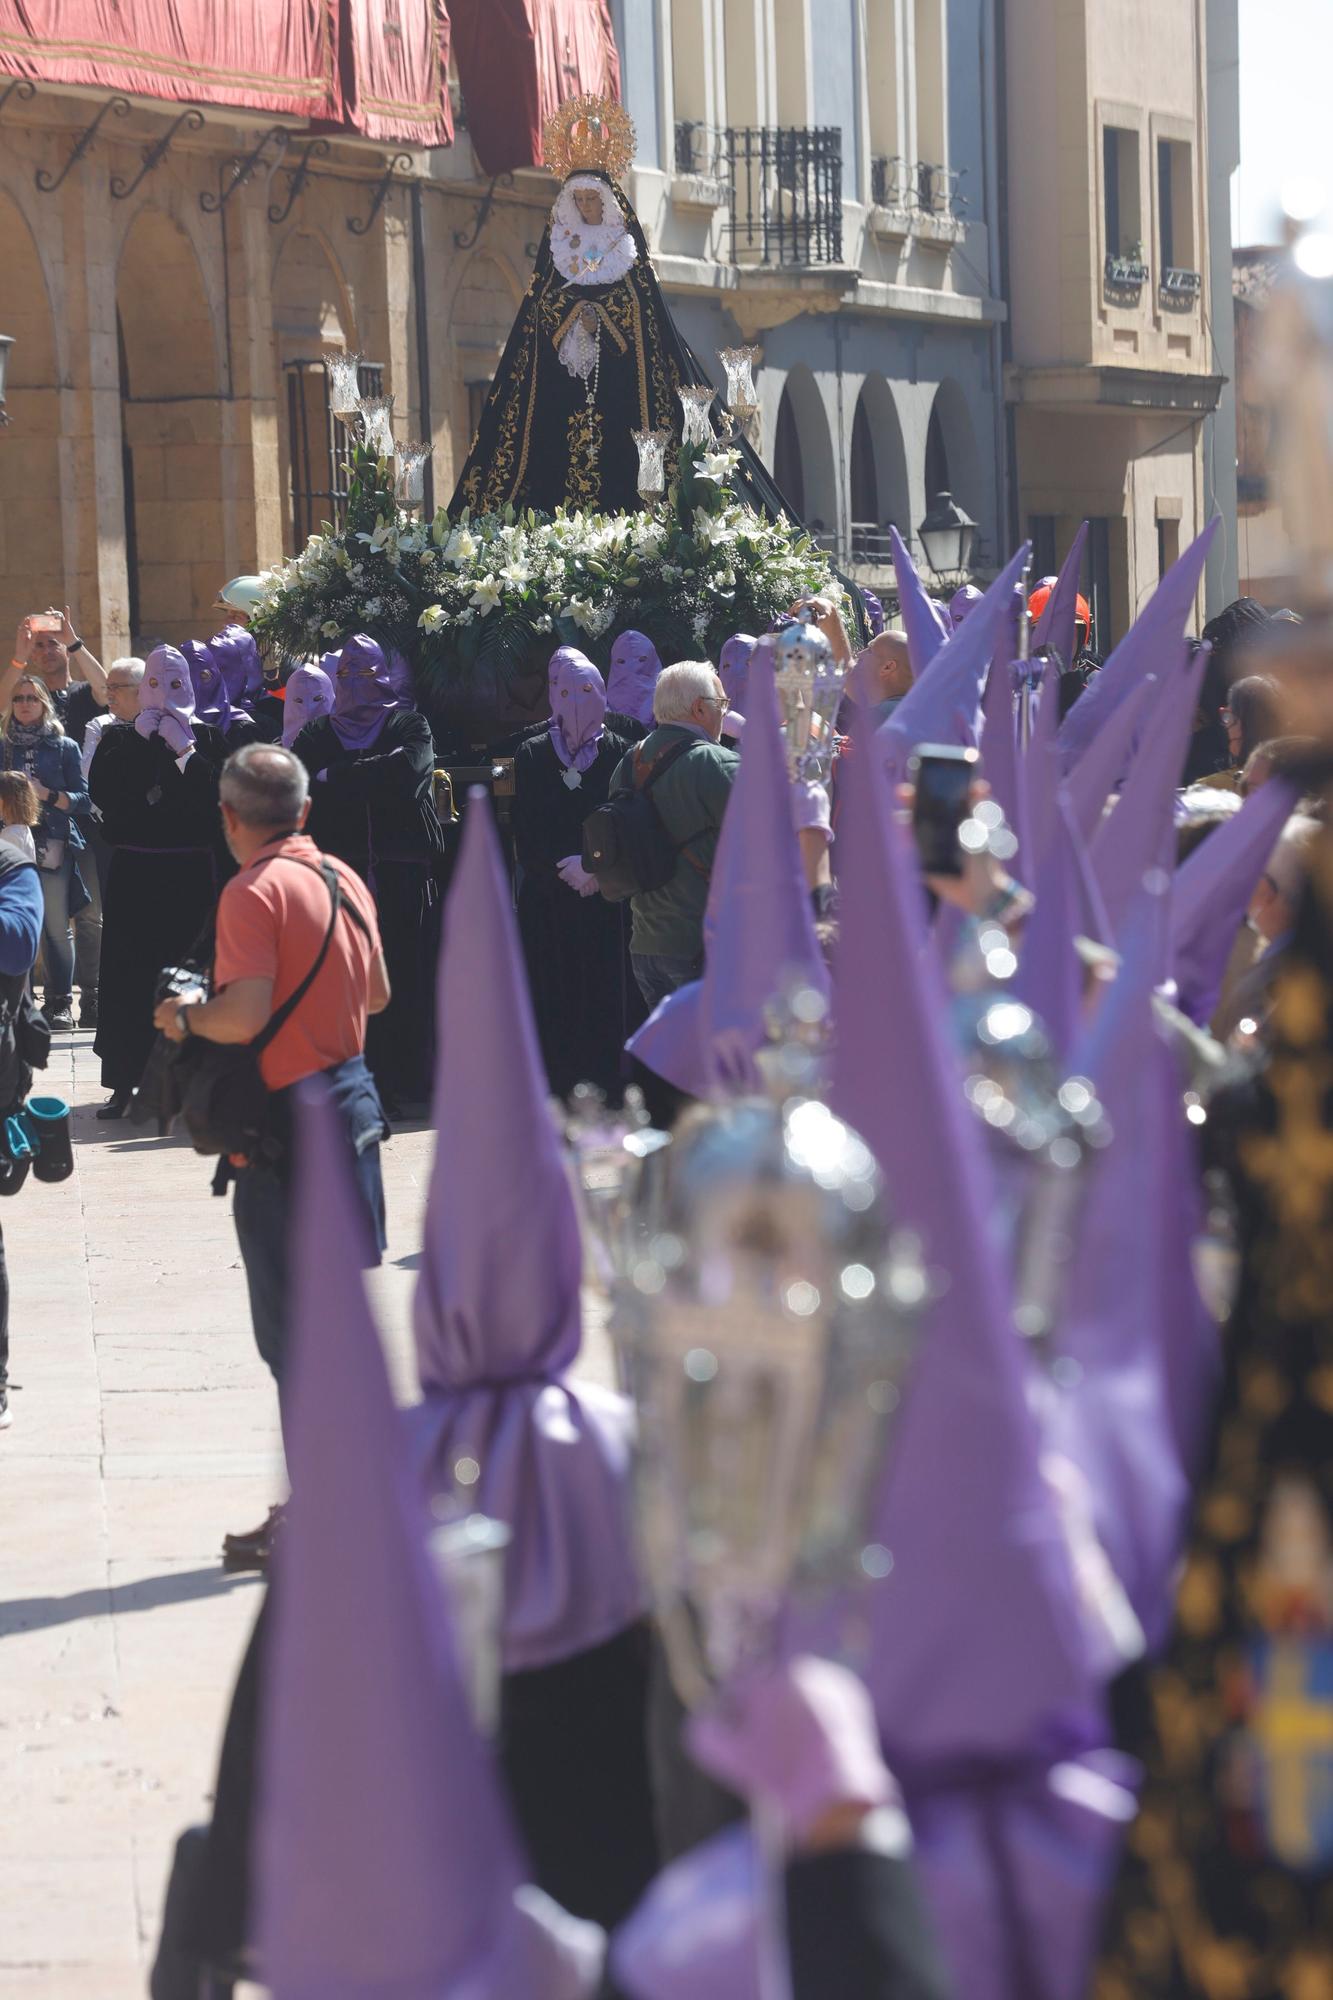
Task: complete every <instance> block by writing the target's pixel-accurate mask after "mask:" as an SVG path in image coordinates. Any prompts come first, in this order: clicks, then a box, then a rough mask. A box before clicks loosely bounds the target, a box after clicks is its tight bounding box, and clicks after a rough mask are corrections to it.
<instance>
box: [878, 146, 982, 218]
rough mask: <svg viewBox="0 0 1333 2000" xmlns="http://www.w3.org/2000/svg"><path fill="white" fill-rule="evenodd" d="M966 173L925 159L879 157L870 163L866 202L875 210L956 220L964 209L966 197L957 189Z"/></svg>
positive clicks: (963, 170) (964, 168) (898, 156)
mask: <svg viewBox="0 0 1333 2000" xmlns="http://www.w3.org/2000/svg"><path fill="white" fill-rule="evenodd" d="M966 172H967V169H966V167H963V168H961V169H955V168H953V167H945V166H936V165H933V164H932V163H931V162H930V161H929V160H907V159H903V158H902V157H901V156H900V155H898V154H881V155H879V156H878V157H876V158H875V159H873V160H872V161H871V162H870V199H871V201H872V202H873V203H874V205H875V207H876V208H897V209H904V210H907V211H909V212H913V211H914V212H915V213H917V214H920V215H940V216H951V217H953V218H954V219H958V218H960V217H961V216H962V214H963V212H964V210H965V209H966V207H967V197H966V195H964V194H963V193H961V191H960V188H959V183H960V182H961V180H962V179H963V176H964V174H965V173H966Z"/></svg>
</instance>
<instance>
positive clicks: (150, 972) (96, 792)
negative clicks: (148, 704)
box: [88, 722, 232, 1090]
mask: <svg viewBox="0 0 1333 2000" xmlns="http://www.w3.org/2000/svg"><path fill="white" fill-rule="evenodd" d="M194 740H195V755H194V756H193V757H191V758H190V760H189V762H188V763H187V764H186V766H185V769H184V770H183V771H182V770H180V769H179V768H178V767H177V763H176V758H175V755H174V753H173V752H172V750H171V747H170V745H169V744H166V743H164V742H163V741H162V738H161V737H160V736H149V737H143V736H140V735H139V733H138V731H137V730H136V729H134V728H133V727H132V726H131V725H130V724H129V723H123V722H122V723H116V724H115V725H113V727H112V728H110V729H107V730H104V731H103V732H102V738H101V741H100V742H99V743H98V746H97V752H96V755H95V756H94V758H93V761H92V765H91V768H90V770H89V773H88V790H89V792H90V793H91V795H92V801H93V804H94V805H95V806H96V807H97V809H98V811H99V812H100V813H101V815H102V833H103V837H104V838H105V840H106V842H107V845H108V846H109V848H110V849H111V862H110V866H109V868H108V870H107V880H106V898H105V903H104V906H103V911H102V963H101V972H100V975H99V996H100V997H99V1007H98V1026H97V1036H96V1039H95V1041H94V1043H93V1046H94V1048H95V1049H96V1050H97V1053H98V1055H99V1056H100V1057H101V1058H102V1081H103V1083H104V1084H105V1085H106V1087H107V1089H108V1090H132V1089H133V1088H134V1087H135V1085H136V1084H137V1083H138V1081H139V1078H140V1077H141V1076H142V1075H143V1068H144V1064H145V1063H146V1062H147V1060H148V1054H149V1050H150V1049H151V1048H152V1046H153V1036H154V1034H155V1032H156V1030H155V1029H154V1027H153V997H154V990H155V988H156V985H157V976H158V974H159V972H161V970H162V968H163V966H166V965H177V964H179V963H180V962H181V961H182V960H183V959H187V958H190V957H192V956H194V955H195V948H196V946H197V945H198V944H199V942H200V938H201V934H202V933H203V931H204V929H205V926H206V925H207V924H208V922H209V919H210V918H211V916H212V914H213V909H214V906H215V904H216V902H217V898H218V891H219V889H220V888H221V886H222V884H223V882H224V881H225V880H226V879H227V876H228V875H229V874H230V873H231V872H232V862H231V860H230V857H229V856H228V854H227V850H226V847H225V844H224V842H223V839H222V820H221V815H220V814H219V812H218V772H219V771H220V770H221V768H222V764H223V761H224V759H225V756H226V745H225V744H224V742H223V739H222V737H221V736H220V735H219V733H218V731H217V730H216V729H210V728H208V727H206V726H204V725H202V724H198V723H197V724H196V725H195V729H194Z"/></svg>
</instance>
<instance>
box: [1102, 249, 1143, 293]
mask: <svg viewBox="0 0 1333 2000" xmlns="http://www.w3.org/2000/svg"><path fill="white" fill-rule="evenodd" d="M1147 282H1148V266H1147V265H1146V264H1144V263H1142V262H1141V261H1140V260H1139V259H1138V258H1137V257H1121V256H1118V255H1116V254H1115V253H1114V252H1108V253H1107V258H1106V290H1107V293H1108V295H1109V296H1110V298H1111V299H1112V300H1113V302H1115V303H1117V304H1123V305H1132V304H1133V303H1134V301H1135V300H1136V299H1137V298H1138V296H1139V294H1140V292H1141V291H1142V290H1143V287H1144V286H1145V285H1146V284H1147Z"/></svg>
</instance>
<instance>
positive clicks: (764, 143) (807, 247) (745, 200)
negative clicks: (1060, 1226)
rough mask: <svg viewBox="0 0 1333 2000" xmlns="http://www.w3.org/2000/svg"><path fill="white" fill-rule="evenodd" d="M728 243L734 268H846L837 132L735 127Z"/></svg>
mask: <svg viewBox="0 0 1333 2000" xmlns="http://www.w3.org/2000/svg"><path fill="white" fill-rule="evenodd" d="M722 136H723V139H724V141H725V157H726V177H727V181H728V183H729V186H730V218H729V222H728V241H729V245H730V250H731V260H732V262H733V263H734V264H743V265H749V266H759V267H770V268H771V267H773V266H783V267H786V268H788V269H790V268H791V267H793V266H796V267H799V268H805V269H810V268H812V267H816V266H820V265H840V264H841V263H842V132H841V130H840V129H839V127H837V126H836V125H822V126H816V127H814V128H813V129H807V128H805V127H802V126H739V127H733V126H729V127H728V128H727V130H726V132H725V133H724V134H723V135H722Z"/></svg>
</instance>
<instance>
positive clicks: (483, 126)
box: [449, 0, 620, 174]
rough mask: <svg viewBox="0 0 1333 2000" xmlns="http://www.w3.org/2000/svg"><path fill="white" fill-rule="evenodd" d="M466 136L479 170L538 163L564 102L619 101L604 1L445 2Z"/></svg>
mask: <svg viewBox="0 0 1333 2000" xmlns="http://www.w3.org/2000/svg"><path fill="white" fill-rule="evenodd" d="M449 11H450V14H451V16H452V19H453V37H454V60H455V62H456V63H457V65H458V77H459V82H460V83H461V85H462V89H463V100H464V103H465V105H466V107H467V121H468V136H469V138H470V139H471V141H472V146H473V150H474V151H475V153H476V155H477V160H478V163H479V165H480V166H481V169H482V172H483V173H487V174H503V173H508V172H510V171H511V170H512V169H513V168H515V167H539V166H541V164H542V126H543V124H544V123H545V121H546V120H547V119H548V118H549V117H550V115H551V113H552V112H553V111H554V110H555V109H556V107H557V105H560V104H563V103H564V102H565V100H566V98H569V97H579V96H581V95H583V93H584V92H589V93H591V94H592V95H593V96H597V97H614V98H616V99H617V100H619V97H620V57H619V54H618V52H617V50H616V41H615V35H614V33H613V31H612V27H611V10H610V5H609V0H450V10H449Z"/></svg>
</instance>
